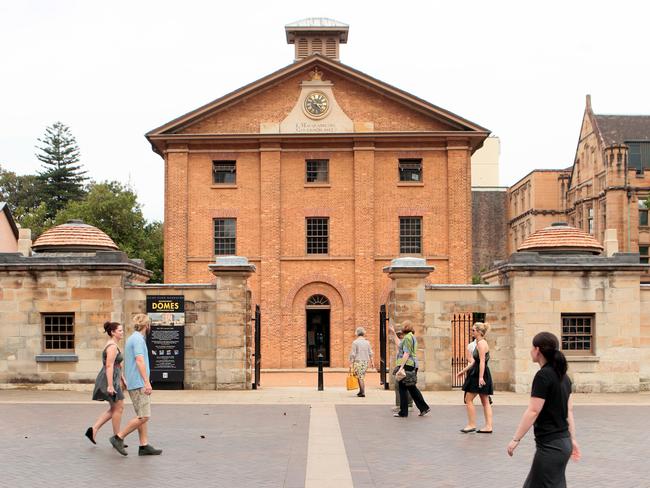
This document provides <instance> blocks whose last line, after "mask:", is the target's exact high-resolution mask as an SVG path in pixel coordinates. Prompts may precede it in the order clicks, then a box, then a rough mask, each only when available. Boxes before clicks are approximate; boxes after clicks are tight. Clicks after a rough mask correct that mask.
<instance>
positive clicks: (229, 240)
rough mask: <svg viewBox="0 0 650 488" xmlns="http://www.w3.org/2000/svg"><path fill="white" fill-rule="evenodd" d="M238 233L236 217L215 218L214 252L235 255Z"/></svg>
mask: <svg viewBox="0 0 650 488" xmlns="http://www.w3.org/2000/svg"><path fill="white" fill-rule="evenodd" d="M236 235H237V220H236V219H214V254H215V255H216V256H227V255H234V254H235V239H236Z"/></svg>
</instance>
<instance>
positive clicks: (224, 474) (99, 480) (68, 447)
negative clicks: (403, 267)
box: [0, 388, 650, 488]
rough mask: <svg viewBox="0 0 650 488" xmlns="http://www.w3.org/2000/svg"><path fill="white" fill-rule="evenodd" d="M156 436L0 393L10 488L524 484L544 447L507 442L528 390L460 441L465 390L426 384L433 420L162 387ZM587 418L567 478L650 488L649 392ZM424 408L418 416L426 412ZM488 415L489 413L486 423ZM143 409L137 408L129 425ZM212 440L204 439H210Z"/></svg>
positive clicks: (80, 401)
mask: <svg viewBox="0 0 650 488" xmlns="http://www.w3.org/2000/svg"><path fill="white" fill-rule="evenodd" d="M154 395H155V398H154V407H153V408H154V410H153V419H152V422H151V426H150V438H151V442H152V444H154V445H156V446H157V447H161V448H162V449H164V453H163V455H162V456H160V457H151V458H144V457H138V456H137V435H132V436H130V437H129V438H128V439H127V443H128V444H129V445H130V446H131V447H130V448H129V452H130V455H129V456H128V457H126V458H123V457H121V456H119V455H118V454H117V452H115V451H114V450H113V449H112V448H111V447H110V445H109V443H108V437H109V436H110V435H111V432H110V426H109V425H108V424H107V425H105V426H104V428H103V429H102V431H100V433H99V436H98V445H97V446H93V445H92V444H90V443H89V442H88V441H87V440H86V439H85V437H83V432H84V430H85V429H86V428H87V426H88V425H90V424H91V423H92V422H93V421H94V419H95V417H96V416H97V415H98V414H99V412H100V411H101V410H102V408H104V406H103V405H102V404H98V403H97V402H91V401H88V396H89V392H85V391H75V392H61V391H58V392H52V391H25V390H13V391H8V390H0V438H1V439H2V442H0V468H1V469H0V487H2V488H3V487H12V488H14V487H18V488H22V487H40V486H48V487H49V486H53V485H57V486H59V485H60V486H66V487H87V486H106V485H112V484H118V485H124V486H130V483H131V482H132V481H133V480H135V479H137V480H140V483H139V484H138V486H139V487H147V486H156V487H158V486H163V485H164V486H183V488H192V487H208V486H210V487H212V486H216V487H222V486H223V487H229V488H230V487H234V488H237V487H244V488H247V487H274V488H275V487H289V488H293V487H296V488H297V487H309V488H311V487H336V488H346V487H350V486H354V487H358V488H367V487H390V488H395V487H402V486H403V487H408V488H418V487H452V486H454V487H455V486H468V485H470V486H473V485H477V486H480V487H481V488H489V487H499V488H500V487H517V486H521V484H522V483H523V480H524V478H525V476H526V474H527V472H528V469H529V466H530V462H531V460H532V455H533V451H534V446H533V440H532V435H531V434H532V432H531V434H529V435H528V436H527V437H526V439H525V440H524V441H523V442H522V445H521V446H520V448H519V449H518V450H517V452H516V454H515V457H514V458H509V457H508V456H507V455H506V453H505V446H506V444H507V442H508V440H509V439H510V436H511V435H512V432H513V431H514V429H515V426H516V424H517V422H518V420H519V418H520V416H521V414H522V412H523V410H524V405H525V403H526V402H527V395H518V394H509V393H508V394H502V393H499V394H497V395H495V402H496V403H495V406H494V408H495V433H494V434H492V435H478V434H474V435H462V434H460V433H458V429H459V428H460V427H462V426H463V425H464V422H465V411H464V408H463V406H462V405H461V404H460V399H461V395H460V394H459V393H458V392H426V393H425V396H426V398H427V401H428V402H430V404H431V405H432V407H433V414H432V415H431V416H429V417H425V418H420V417H418V416H417V415H416V414H413V415H411V416H410V417H409V418H408V419H396V418H393V417H392V415H391V412H390V407H391V406H392V400H393V392H386V391H382V390H369V391H368V396H367V397H366V398H364V399H359V398H357V397H356V396H355V395H354V392H347V391H345V390H344V389H342V388H339V389H335V388H330V389H328V390H326V391H325V392H316V391H315V390H313V389H305V388H282V389H272V388H269V389H263V390H258V391H254V392H251V391H248V392H214V391H212V392H198V391H184V392H177V391H176V392H171V391H156V392H154ZM575 401H576V403H578V405H577V406H576V407H575V408H576V421H577V425H578V435H579V440H580V442H581V445H582V449H583V460H582V461H580V462H579V463H570V465H569V468H568V470H567V473H568V481H569V486H570V487H571V488H574V487H594V488H598V487H607V488H609V487H626V488H650V481H648V476H647V475H644V474H643V473H645V472H646V471H647V460H646V459H645V458H646V457H647V451H648V446H649V445H650V444H649V441H648V435H647V429H645V427H643V426H644V424H645V419H646V418H648V416H649V415H650V395H648V394H637V395H610V396H596V395H593V396H589V395H585V396H580V395H576V399H575ZM416 413H417V412H416ZM480 414H481V411H480V409H479V418H480ZM131 415H132V409H131V406H130V405H128V404H127V405H126V408H125V417H124V421H127V420H128V418H130V416H131ZM201 436H204V438H202V437H201Z"/></svg>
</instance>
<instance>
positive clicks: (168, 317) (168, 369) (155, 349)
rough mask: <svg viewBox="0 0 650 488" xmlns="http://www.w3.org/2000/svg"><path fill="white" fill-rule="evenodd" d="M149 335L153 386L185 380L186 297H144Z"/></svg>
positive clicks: (148, 343) (181, 382)
mask: <svg viewBox="0 0 650 488" xmlns="http://www.w3.org/2000/svg"><path fill="white" fill-rule="evenodd" d="M147 315H148V316H149V319H150V320H151V331H150V332H149V336H148V337H147V346H148V348H149V364H150V369H151V382H152V383H179V384H180V385H181V388H182V385H183V382H184V379H185V366H184V363H185V297H184V296H183V295H149V296H147Z"/></svg>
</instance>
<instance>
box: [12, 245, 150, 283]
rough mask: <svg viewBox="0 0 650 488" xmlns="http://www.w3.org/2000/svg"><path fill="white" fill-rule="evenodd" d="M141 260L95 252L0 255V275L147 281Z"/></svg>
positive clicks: (107, 252)
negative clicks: (103, 275)
mask: <svg viewBox="0 0 650 488" xmlns="http://www.w3.org/2000/svg"><path fill="white" fill-rule="evenodd" d="M141 263H142V261H141V260H135V259H129V257H128V256H127V255H126V253H124V252H122V251H97V252H94V253H82V254H81V255H79V254H73V253H62V254H57V253H46V254H32V255H31V256H23V255H22V254H16V253H0V272H1V271H72V270H75V271H77V270H83V271H88V270H89V271H94V270H117V271H128V272H131V273H134V274H137V275H140V276H144V277H146V278H149V277H151V276H152V275H153V273H152V272H151V271H149V270H148V269H146V268H144V266H142V264H141Z"/></svg>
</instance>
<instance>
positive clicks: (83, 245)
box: [32, 220, 119, 252]
mask: <svg viewBox="0 0 650 488" xmlns="http://www.w3.org/2000/svg"><path fill="white" fill-rule="evenodd" d="M32 249H33V250H34V251H35V252H89V251H117V250H119V249H118V247H117V245H116V244H115V243H114V242H113V240H112V239H111V238H110V237H108V235H106V233H105V232H103V231H101V230H99V229H98V228H97V227H94V226H92V225H88V224H85V223H84V222H83V221H82V220H69V221H68V222H66V223H65V224H61V225H57V226H55V227H52V228H50V229H48V230H46V231H45V232H43V234H41V235H40V237H39V238H38V239H36V241H35V242H34V244H33V245H32Z"/></svg>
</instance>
